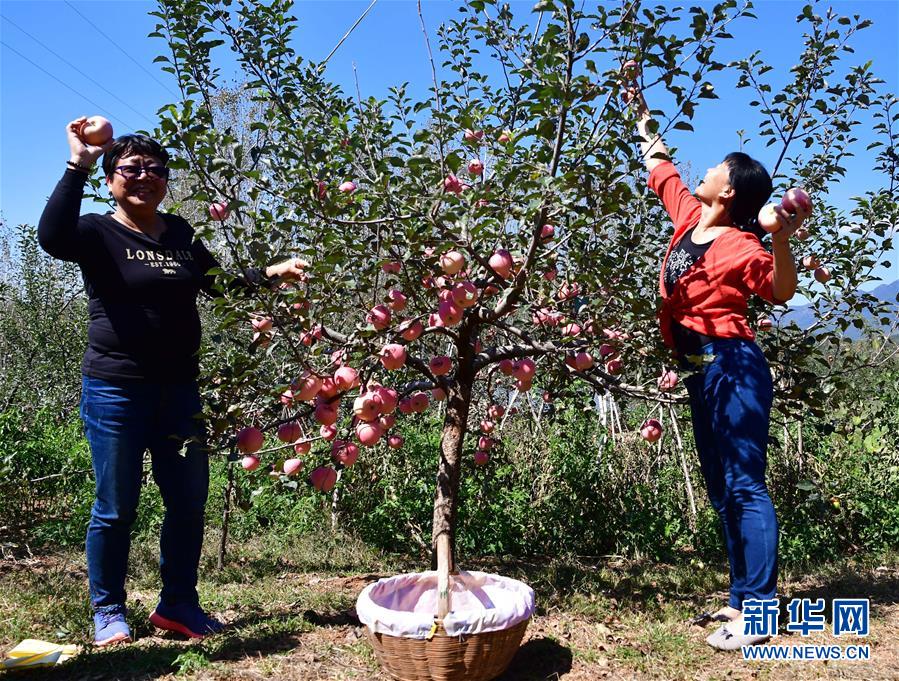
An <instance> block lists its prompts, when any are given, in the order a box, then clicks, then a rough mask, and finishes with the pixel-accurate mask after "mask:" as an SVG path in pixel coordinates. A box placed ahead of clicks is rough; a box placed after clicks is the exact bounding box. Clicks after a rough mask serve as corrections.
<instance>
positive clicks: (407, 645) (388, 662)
mask: <svg viewBox="0 0 899 681" xmlns="http://www.w3.org/2000/svg"><path fill="white" fill-rule="evenodd" d="M449 551H450V550H449V543H448V538H447V537H446V536H445V535H444V536H441V537H439V538H438V539H437V613H436V614H435V617H434V629H433V630H432V631H431V635H429V636H428V638H424V639H421V638H411V637H404V636H393V635H391V634H384V633H376V632H374V631H373V630H372V629H370V628H369V627H367V626H366V627H365V631H366V634H367V635H368V640H369V641H370V642H371V645H372V647H373V648H374V649H375V655H376V656H377V658H378V661H379V662H380V663H381V666H382V667H383V668H384V671H386V672H387V673H388V674H390V676H392V677H393V678H394V679H397V681H489V680H490V679H494V678H496V677H497V676H499V675H500V674H502V673H503V672H504V671H505V670H506V667H508V666H509V663H510V662H511V661H512V658H513V657H515V653H516V652H517V651H518V647H519V646H520V645H521V639H522V638H523V637H524V632H525V629H527V626H528V620H527V619H525V620H523V621H520V622H518V623H517V624H514V625H512V626H510V627H508V628H507V629H499V630H496V631H482V632H478V633H474V634H465V635H456V636H450V635H449V634H447V633H446V630H445V629H444V628H443V618H444V617H445V616H446V615H447V613H448V612H449V606H450V603H449V598H450V596H449V594H450V580H451V579H452V577H451V575H450V571H449V564H450V560H449V555H450V552H449Z"/></svg>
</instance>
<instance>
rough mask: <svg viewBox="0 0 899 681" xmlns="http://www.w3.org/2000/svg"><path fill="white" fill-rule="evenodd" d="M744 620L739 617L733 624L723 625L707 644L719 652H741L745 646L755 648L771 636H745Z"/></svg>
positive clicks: (709, 638)
mask: <svg viewBox="0 0 899 681" xmlns="http://www.w3.org/2000/svg"><path fill="white" fill-rule="evenodd" d="M744 630H745V629H744V624H743V618H742V617H738V618H737V619H735V620H733V621H732V622H728V623H727V624H722V625H721V626H720V627H718V628H717V629H716V630H715V631H714V632H713V633H712V634H711V635H710V636H709V637H708V638H706V640H705V642H706V643H708V644H709V645H710V646H712V648H715V649H717V650H740V648H742V647H743V646H754V645H758V644H759V643H764V642H765V641H767V640H768V639H770V638H771V637H770V636H758V635H755V636H749V635H747V634H744V633H743V631H744Z"/></svg>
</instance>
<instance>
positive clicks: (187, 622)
mask: <svg viewBox="0 0 899 681" xmlns="http://www.w3.org/2000/svg"><path fill="white" fill-rule="evenodd" d="M150 622H151V623H152V624H153V626H156V627H159V628H160V629H165V630H167V631H174V632H177V633H179V634H184V635H185V636H187V637H189V638H205V637H206V636H209V635H211V634H218V633H219V632H220V631H222V629H224V628H225V625H223V624H222V623H221V622H219V621H217V620H214V619H212V618H211V617H209V616H208V615H207V614H206V613H205V612H203V610H202V608H200V606H199V605H197V604H196V603H178V604H177V605H166V604H165V603H163V602H162V601H160V602H159V605H157V606H156V610H154V611H153V614H152V615H150Z"/></svg>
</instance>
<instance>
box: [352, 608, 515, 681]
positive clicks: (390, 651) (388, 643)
mask: <svg viewBox="0 0 899 681" xmlns="http://www.w3.org/2000/svg"><path fill="white" fill-rule="evenodd" d="M527 626H528V621H527V620H525V621H524V622H520V623H518V624H516V625H515V626H514V627H512V628H510V629H503V630H501V631H488V632H484V633H481V634H472V635H470V636H447V634H446V632H445V631H444V630H443V625H442V623H441V622H440V621H439V620H438V621H437V633H436V634H435V635H434V637H433V638H432V639H430V640H427V639H424V640H419V639H414V638H401V637H399V636H388V635H386V634H375V633H372V631H371V630H370V629H369V628H368V627H366V628H365V631H366V633H367V634H368V640H369V641H371V645H372V647H373V648H374V649H375V655H376V656H377V658H378V661H379V662H380V663H381V666H382V667H383V668H384V671H386V672H387V673H388V674H390V675H391V676H392V677H393V678H394V679H397V680H398V681H489V679H494V678H496V677H497V676H499V675H500V674H502V673H503V672H504V671H506V667H508V666H509V663H510V662H511V661H512V658H513V657H515V653H516V652H517V651H518V647H519V646H520V645H521V639H522V637H523V636H524V630H525V629H527Z"/></svg>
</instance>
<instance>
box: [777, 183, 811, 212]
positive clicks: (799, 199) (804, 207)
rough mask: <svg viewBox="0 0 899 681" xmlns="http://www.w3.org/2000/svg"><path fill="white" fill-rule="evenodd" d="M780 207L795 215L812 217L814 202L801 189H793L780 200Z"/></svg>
mask: <svg viewBox="0 0 899 681" xmlns="http://www.w3.org/2000/svg"><path fill="white" fill-rule="evenodd" d="M780 205H781V206H783V207H784V209H785V210H786V211H787V212H789V213H793V214H802V215H810V214H811V212H812V200H811V198H810V197H809V195H808V194H807V193H806V192H805V190H803V189H800V188H799V187H791V188H790V189H788V190H787V193H786V194H784V197H783V198H782V199H781V200H780Z"/></svg>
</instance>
